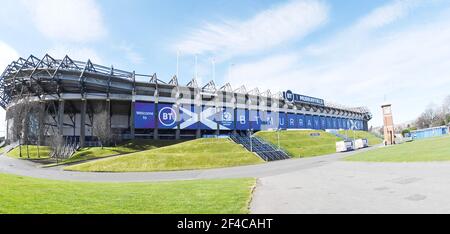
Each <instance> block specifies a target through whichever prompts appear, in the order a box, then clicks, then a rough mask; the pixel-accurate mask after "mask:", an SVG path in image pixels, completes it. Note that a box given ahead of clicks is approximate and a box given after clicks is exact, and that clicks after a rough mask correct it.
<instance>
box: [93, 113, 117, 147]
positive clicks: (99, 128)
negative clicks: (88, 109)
mask: <svg viewBox="0 0 450 234" xmlns="http://www.w3.org/2000/svg"><path fill="white" fill-rule="evenodd" d="M92 130H93V133H94V135H95V136H96V137H97V138H98V139H99V141H100V143H101V146H102V148H103V146H104V145H109V144H110V143H111V140H112V139H113V134H112V129H111V126H110V124H109V114H108V112H106V111H102V112H100V113H98V114H97V115H95V116H94V123H93V126H92Z"/></svg>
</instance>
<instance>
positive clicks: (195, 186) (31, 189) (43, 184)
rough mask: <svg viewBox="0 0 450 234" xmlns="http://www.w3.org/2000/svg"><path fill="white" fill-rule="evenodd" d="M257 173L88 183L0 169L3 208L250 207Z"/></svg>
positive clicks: (150, 210) (198, 209)
mask: <svg viewBox="0 0 450 234" xmlns="http://www.w3.org/2000/svg"><path fill="white" fill-rule="evenodd" d="M254 185H255V179H251V178H246V179H221V180H192V181H175V182H155V183H86V182H66V181H53V180H44V179H34V178H29V177H21V176H15V175H9V174H0V188H2V189H1V190H0V213H1V214H5V213H20V214H22V213H26V214H29V213H32V214H42V213H57V214H61V213H75V214H79V213H80V214H82V213H101V214H103V213H108V214H112V213H159V214H161V213H162V214H171V213H183V214H184V213H202V214H204V213H225V214H227V213H248V212H249V210H248V204H249V201H250V197H251V191H252V188H253V186H254Z"/></svg>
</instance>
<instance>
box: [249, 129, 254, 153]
mask: <svg viewBox="0 0 450 234" xmlns="http://www.w3.org/2000/svg"><path fill="white" fill-rule="evenodd" d="M252 132H253V129H250V130H249V134H250V136H249V137H250V152H253V142H252Z"/></svg>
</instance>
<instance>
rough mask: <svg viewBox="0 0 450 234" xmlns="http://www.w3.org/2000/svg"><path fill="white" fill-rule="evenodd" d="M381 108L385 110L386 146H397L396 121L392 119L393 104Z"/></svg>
mask: <svg viewBox="0 0 450 234" xmlns="http://www.w3.org/2000/svg"><path fill="white" fill-rule="evenodd" d="M381 108H382V109H383V122H384V144H385V145H392V144H395V139H394V138H395V137H394V136H395V132H394V120H393V118H392V109H391V104H384V105H382V106H381Z"/></svg>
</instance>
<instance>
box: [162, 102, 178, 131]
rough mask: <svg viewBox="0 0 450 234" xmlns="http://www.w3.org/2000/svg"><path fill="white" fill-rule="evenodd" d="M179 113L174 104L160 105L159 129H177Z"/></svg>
mask: <svg viewBox="0 0 450 234" xmlns="http://www.w3.org/2000/svg"><path fill="white" fill-rule="evenodd" d="M177 116H178V114H177V112H176V109H175V107H174V106H173V105H172V104H164V103H159V104H158V128H161V129H173V128H176V127H177Z"/></svg>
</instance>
